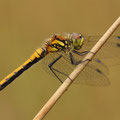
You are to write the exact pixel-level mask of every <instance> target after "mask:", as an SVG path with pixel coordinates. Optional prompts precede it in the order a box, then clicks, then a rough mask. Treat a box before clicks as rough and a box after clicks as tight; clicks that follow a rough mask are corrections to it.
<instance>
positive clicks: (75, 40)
mask: <svg viewBox="0 0 120 120" xmlns="http://www.w3.org/2000/svg"><path fill="white" fill-rule="evenodd" d="M71 41H72V44H73V48H74V49H76V50H79V49H80V48H81V47H82V45H83V42H84V37H83V36H82V35H81V34H80V33H72V34H71Z"/></svg>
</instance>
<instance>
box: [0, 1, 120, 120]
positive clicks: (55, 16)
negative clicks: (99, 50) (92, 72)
mask: <svg viewBox="0 0 120 120" xmlns="http://www.w3.org/2000/svg"><path fill="white" fill-rule="evenodd" d="M119 5H120V1H119V0H99V1H98V0H46V1H45V0H44V1H43V0H0V56H1V57H0V58H1V59H0V79H3V78H4V77H5V76H6V75H7V74H9V73H10V72H12V70H14V69H15V68H16V67H18V66H19V65H20V64H22V63H23V62H24V61H25V60H26V59H27V58H28V57H29V56H30V55H31V54H32V53H33V51H35V49H37V48H38V47H41V46H42V44H43V43H44V40H45V39H46V38H48V37H49V36H51V35H53V34H55V33H63V32H70V33H72V32H81V33H83V34H87V35H102V34H103V33H104V32H105V31H106V30H107V29H108V28H109V26H110V25H111V24H112V23H113V22H114V21H115V20H116V19H117V18H118V16H119V15H120V6H119ZM114 35H120V28H118V29H117V30H116V32H115V33H114ZM119 73H120V66H113V67H110V75H109V79H110V81H111V85H110V86H108V87H91V86H79V85H72V86H71V87H70V88H69V90H68V91H67V92H66V93H65V94H64V95H63V96H62V98H61V99H60V100H59V101H58V102H57V104H56V105H55V106H54V108H53V109H52V110H51V111H50V112H49V114H48V115H47V116H46V117H45V118H44V120H80V119H81V120H88V119H89V120H119V119H120V94H119V93H120V92H119V91H120V74H119ZM59 86H60V83H59V82H58V80H57V79H56V80H53V79H52V77H51V76H49V74H46V72H45V71H44V70H43V68H42V65H41V62H39V63H37V64H36V65H34V66H33V67H32V68H31V69H29V70H28V71H26V72H25V73H24V74H22V75H21V76H20V77H19V78H17V79H16V80H15V81H14V82H13V83H12V84H10V85H9V86H8V87H7V88H5V89H4V90H3V91H1V92H0V120H8V119H9V120H32V119H33V118H34V116H35V115H36V114H37V112H38V111H39V110H40V109H41V108H42V106H43V105H44V104H45V103H46V101H47V100H48V99H49V98H50V96H51V95H52V94H53V93H54V92H55V91H56V89H57V88H58V87H59Z"/></svg>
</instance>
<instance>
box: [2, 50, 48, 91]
mask: <svg viewBox="0 0 120 120" xmlns="http://www.w3.org/2000/svg"><path fill="white" fill-rule="evenodd" d="M46 54H47V53H46V50H45V49H43V48H39V49H37V50H36V51H35V52H34V53H33V54H32V56H31V57H30V58H29V59H28V60H27V61H25V62H24V63H23V64H22V65H21V66H20V67H18V68H17V69H15V70H14V71H13V72H12V73H10V74H9V75H8V76H6V77H5V78H4V79H3V80H1V81H0V90H2V89H3V88H5V87H6V86H7V85H8V84H10V83H11V82H12V81H13V80H15V79H16V78H17V77H18V76H19V75H21V74H22V73H23V72H24V71H25V70H27V69H28V68H30V67H31V66H32V65H33V64H35V63H36V62H38V61H39V60H41V59H42V58H43V57H45V55H46Z"/></svg>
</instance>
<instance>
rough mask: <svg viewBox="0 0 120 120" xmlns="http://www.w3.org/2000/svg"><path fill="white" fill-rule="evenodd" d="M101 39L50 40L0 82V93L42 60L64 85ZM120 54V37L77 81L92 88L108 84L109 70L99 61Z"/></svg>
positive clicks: (65, 36) (57, 37)
mask: <svg viewBox="0 0 120 120" xmlns="http://www.w3.org/2000/svg"><path fill="white" fill-rule="evenodd" d="M98 38H99V37H94V36H91V37H90V36H89V37H84V36H83V35H81V34H80V33H71V34H70V33H64V34H55V35H53V36H52V37H50V38H49V39H48V41H47V42H46V43H45V46H44V47H42V48H38V49H37V50H36V51H35V52H34V53H33V54H32V56H31V57H30V58H29V59H28V60H27V61H25V62H24V63H23V64H22V65H21V66H20V67H18V68H17V69H15V70H14V71H13V72H12V73H10V74H9V75H8V76H6V77H5V78H4V79H3V80H1V81H0V90H2V89H3V88H5V87H6V86H7V85H8V84H10V83H11V82H12V81H14V80H15V79H16V78H17V77H18V76H19V75H21V74H22V73H23V72H24V71H25V70H27V69H28V68H30V67H31V66H32V65H33V64H35V63H37V62H38V61H40V60H41V59H43V58H44V59H45V60H43V63H44V65H46V61H49V62H50V63H47V64H48V67H49V70H50V71H51V73H53V74H54V75H55V76H56V77H57V78H58V79H59V81H60V82H63V76H67V77H68V75H69V73H70V72H71V71H72V70H73V69H74V67H75V66H76V65H78V64H80V63H81V62H84V61H82V58H83V57H84V56H85V55H86V54H87V53H88V52H90V49H91V48H92V46H93V45H94V44H95V43H96V42H97V40H98ZM119 52H120V37H119V36H116V37H112V38H111V40H110V42H108V43H106V45H105V46H104V47H103V48H102V49H101V50H100V52H99V53H98V54H97V55H96V57H97V58H95V59H94V60H92V62H90V63H91V64H89V65H88V66H87V67H86V68H85V69H84V70H83V72H82V73H81V74H80V76H79V77H78V79H80V83H84V84H89V85H97V84H98V85H101V84H103V85H107V84H109V81H108V79H107V77H106V75H105V72H106V71H107V67H106V65H105V64H104V63H103V62H102V61H101V60H100V59H99V58H101V59H102V58H113V57H119V56H118V55H119ZM96 78H97V80H96Z"/></svg>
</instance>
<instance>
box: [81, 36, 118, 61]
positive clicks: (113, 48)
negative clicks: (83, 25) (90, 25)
mask: <svg viewBox="0 0 120 120" xmlns="http://www.w3.org/2000/svg"><path fill="white" fill-rule="evenodd" d="M99 39H100V36H85V42H84V45H83V47H82V49H81V50H83V51H85V50H90V49H91V48H92V47H93V46H94V45H95V44H96V42H97V41H98V40H99ZM119 53H120V36H112V37H111V38H109V40H108V41H107V42H106V43H105V45H103V47H102V48H101V49H100V51H99V52H98V53H97V54H96V56H95V57H96V58H100V59H106V58H115V57H116V58H120V55H119Z"/></svg>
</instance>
